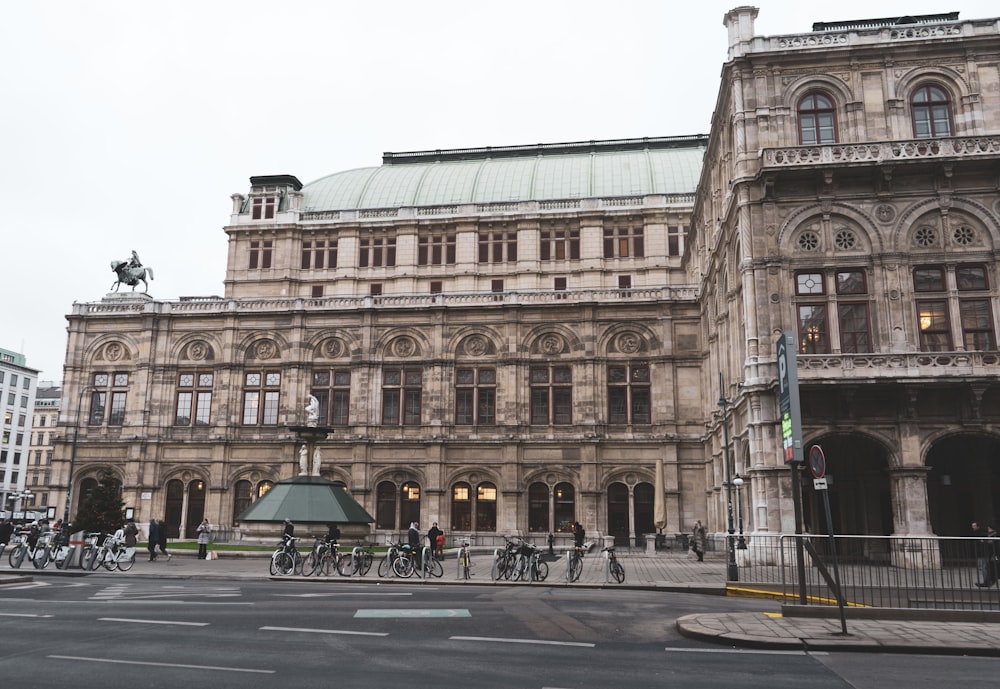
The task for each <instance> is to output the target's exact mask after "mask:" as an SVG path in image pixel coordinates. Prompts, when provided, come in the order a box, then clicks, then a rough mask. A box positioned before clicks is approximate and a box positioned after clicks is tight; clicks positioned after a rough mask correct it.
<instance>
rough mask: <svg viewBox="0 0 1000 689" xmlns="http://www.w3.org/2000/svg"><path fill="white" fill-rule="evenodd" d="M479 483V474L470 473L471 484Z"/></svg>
mask: <svg viewBox="0 0 1000 689" xmlns="http://www.w3.org/2000/svg"><path fill="white" fill-rule="evenodd" d="M478 483H479V474H469V484H470V485H472V486H475V485H477V484H478Z"/></svg>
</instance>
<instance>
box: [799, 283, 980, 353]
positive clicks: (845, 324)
mask: <svg viewBox="0 0 1000 689" xmlns="http://www.w3.org/2000/svg"><path fill="white" fill-rule="evenodd" d="M912 277H913V289H914V292H915V293H916V294H917V295H918V296H917V298H916V299H914V301H913V304H914V314H915V317H916V324H917V329H918V333H919V345H920V351H924V352H947V351H953V350H954V343H955V342H956V341H957V342H961V343H962V348H963V349H965V350H967V351H995V350H996V349H997V337H996V331H997V326H996V323H995V320H994V312H993V301H994V300H993V297H992V295H991V294H990V293H989V289H990V283H989V275H988V273H987V270H986V267H985V266H983V265H978V264H971V265H970V264H961V265H951V266H946V265H930V266H917V267H915V268H914V269H913V275H912ZM795 294H796V300H795V309H796V321H797V328H798V342H799V346H798V350H799V352H800V353H802V354H829V353H831V352H833V351H840V352H843V353H847V354H861V353H869V352H872V351H874V344H873V339H872V318H871V308H872V305H871V304H870V302H869V291H868V286H867V280H866V277H865V272H864V271H863V270H859V269H837V270H834V271H830V272H818V271H800V272H798V273H796V275H795ZM952 314H957V316H958V317H957V318H956V319H954V321H953V319H952Z"/></svg>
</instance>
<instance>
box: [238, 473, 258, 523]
mask: <svg viewBox="0 0 1000 689" xmlns="http://www.w3.org/2000/svg"><path fill="white" fill-rule="evenodd" d="M252 491H253V486H252V485H251V483H250V482H249V481H247V480H242V481H237V482H236V485H235V486H233V521H234V522H235V521H238V519H237V518H238V517H239V516H240V515H241V514H243V512H244V510H246V508H248V507H250V494H251V493H252Z"/></svg>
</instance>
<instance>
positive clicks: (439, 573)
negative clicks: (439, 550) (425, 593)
mask: <svg viewBox="0 0 1000 689" xmlns="http://www.w3.org/2000/svg"><path fill="white" fill-rule="evenodd" d="M430 572H431V576H432V577H437V578H438V579H440V578H441V577H443V576H444V565H442V564H441V561H440V560H438V559H437V558H434V559H433V560H431V562H430Z"/></svg>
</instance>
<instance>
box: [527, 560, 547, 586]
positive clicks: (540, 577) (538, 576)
mask: <svg viewBox="0 0 1000 689" xmlns="http://www.w3.org/2000/svg"><path fill="white" fill-rule="evenodd" d="M531 575H532V578H533V579H534V580H535V581H545V578H546V577H548V576H549V563H547V562H546V561H545V560H542V559H540V558H539V559H537V560H535V564H534V566H533V567H532V572H531Z"/></svg>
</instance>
